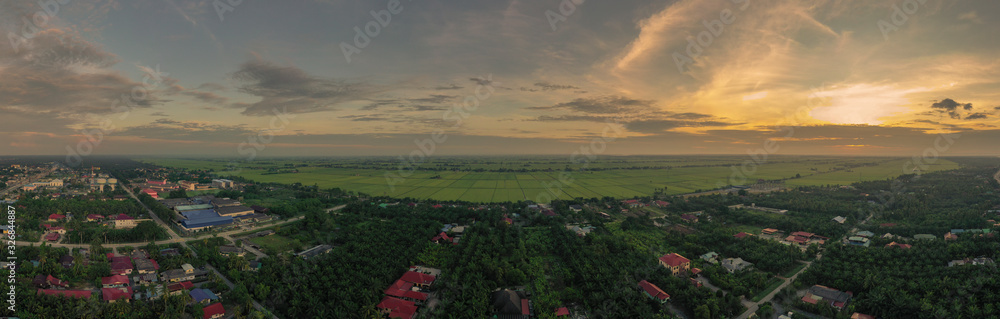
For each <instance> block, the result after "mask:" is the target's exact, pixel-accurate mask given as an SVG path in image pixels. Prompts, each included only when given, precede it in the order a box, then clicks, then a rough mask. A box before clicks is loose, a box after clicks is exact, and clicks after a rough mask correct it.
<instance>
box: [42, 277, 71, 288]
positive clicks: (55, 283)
mask: <svg viewBox="0 0 1000 319" xmlns="http://www.w3.org/2000/svg"><path fill="white" fill-rule="evenodd" d="M45 281H46V282H48V283H49V285H52V286H56V287H63V288H66V287H69V283H68V282H66V281H65V280H60V279H59V278H56V277H52V275H48V276H47V277H45Z"/></svg>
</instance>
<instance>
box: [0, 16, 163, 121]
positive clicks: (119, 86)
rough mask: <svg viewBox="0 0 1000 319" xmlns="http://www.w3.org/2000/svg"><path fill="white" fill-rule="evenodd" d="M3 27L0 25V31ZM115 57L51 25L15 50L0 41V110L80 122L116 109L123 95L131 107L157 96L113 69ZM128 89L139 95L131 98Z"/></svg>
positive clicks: (152, 101)
mask: <svg viewBox="0 0 1000 319" xmlns="http://www.w3.org/2000/svg"><path fill="white" fill-rule="evenodd" d="M5 31H8V30H4V29H3V28H0V34H7V32H5ZM118 62H119V58H118V56H116V55H114V54H112V53H110V52H107V51H105V50H104V49H103V48H102V47H101V46H99V45H97V44H94V43H91V42H89V41H87V40H85V39H84V38H83V37H82V36H80V35H79V34H78V33H76V32H74V31H69V30H62V29H57V28H50V29H46V30H43V31H39V32H38V33H37V34H36V35H35V36H34V37H33V38H31V39H29V40H27V41H26V42H24V43H21V44H20V45H19V49H18V50H16V51H15V50H14V48H12V47H10V46H7V45H3V46H0V70H2V74H3V76H0V101H3V102H2V104H0V113H11V112H18V113H20V114H21V116H37V117H40V118H43V119H53V118H66V119H70V120H71V121H73V122H80V121H84V120H87V119H88V117H89V116H91V115H105V114H112V113H118V112H121V111H122V109H123V105H125V104H126V103H121V100H122V97H123V96H125V97H126V98H125V99H126V100H128V101H129V102H128V103H132V102H134V104H132V107H135V108H147V107H151V106H153V105H156V104H159V103H161V102H162V100H160V99H158V97H157V95H158V94H159V93H160V92H158V91H157V90H156V89H155V88H144V86H143V84H142V83H140V82H137V81H133V80H131V79H129V78H128V77H127V76H125V75H123V74H122V73H120V72H119V71H117V70H115V69H113V67H114V66H115V65H116V64H117V63H118ZM139 69H140V71H142V70H144V69H145V68H143V67H139ZM136 88H143V89H142V90H141V91H135V90H134V89H136ZM133 93H135V94H136V96H140V97H143V94H144V95H145V96H144V97H143V98H138V99H133V98H132V97H131V96H133ZM116 106H117V107H116Z"/></svg>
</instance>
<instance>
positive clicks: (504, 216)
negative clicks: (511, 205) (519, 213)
mask: <svg viewBox="0 0 1000 319" xmlns="http://www.w3.org/2000/svg"><path fill="white" fill-rule="evenodd" d="M500 220H501V221H503V222H504V223H507V225H512V224H514V220H513V219H510V217H507V215H506V214H504V215H503V218H502V219H500Z"/></svg>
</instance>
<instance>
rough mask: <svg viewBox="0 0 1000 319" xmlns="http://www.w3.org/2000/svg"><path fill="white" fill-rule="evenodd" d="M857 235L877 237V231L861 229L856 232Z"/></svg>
mask: <svg viewBox="0 0 1000 319" xmlns="http://www.w3.org/2000/svg"><path fill="white" fill-rule="evenodd" d="M855 235H858V236H861V237H865V238H872V237H875V233H873V232H870V231H867V230H862V231H859V232H857V233H855Z"/></svg>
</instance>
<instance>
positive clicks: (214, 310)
mask: <svg viewBox="0 0 1000 319" xmlns="http://www.w3.org/2000/svg"><path fill="white" fill-rule="evenodd" d="M201 311H202V313H204V314H203V315H202V318H204V319H216V318H222V317H223V316H225V315H226V308H223V307H222V304H221V303H218V302H216V303H213V304H211V305H208V306H205V308H201Z"/></svg>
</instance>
